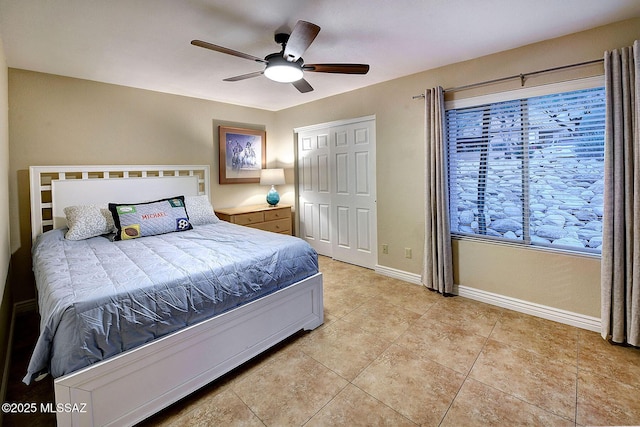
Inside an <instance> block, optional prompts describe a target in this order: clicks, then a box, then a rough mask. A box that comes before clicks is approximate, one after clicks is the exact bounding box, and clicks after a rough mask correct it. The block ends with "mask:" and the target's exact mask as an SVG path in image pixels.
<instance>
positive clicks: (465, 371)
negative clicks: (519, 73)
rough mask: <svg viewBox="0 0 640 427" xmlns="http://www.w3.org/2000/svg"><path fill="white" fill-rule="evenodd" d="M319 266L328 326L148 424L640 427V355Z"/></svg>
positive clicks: (553, 326) (361, 272) (558, 327)
mask: <svg viewBox="0 0 640 427" xmlns="http://www.w3.org/2000/svg"><path fill="white" fill-rule="evenodd" d="M320 266H321V271H322V272H323V273H324V284H325V289H324V303H325V324H324V325H323V326H321V327H320V328H318V329H316V330H314V331H311V332H308V333H299V334H296V335H295V336H293V337H292V338H290V339H288V340H286V341H285V342H284V343H282V344H281V345H278V346H277V347H276V348H274V349H272V350H270V351H268V352H267V353H265V354H263V355H261V356H259V357H258V358H256V359H254V360H253V361H251V362H249V363H248V364H246V365H245V366H242V367H240V368H238V369H237V370H235V371H233V372H231V373H230V374H228V375H226V376H225V377H223V378H221V379H219V380H218V381H215V382H214V383H212V384H210V385H209V386H207V387H205V388H203V389H201V390H200V391H198V392H196V393H194V394H193V395H192V396H190V397H188V398H186V399H184V400H182V401H180V402H178V403H177V404H175V405H173V406H171V407H170V408H167V409H166V410H165V411H163V412H161V413H159V414H157V415H156V416H154V417H152V418H151V419H149V420H147V421H145V422H143V423H142V424H141V425H142V426H157V425H162V426H214V425H215V426H218V425H220V426H222V425H224V426H245V425H246V426H265V425H266V426H302V425H304V426H334V425H335V426H416V425H423V426H486V425H496V426H552V425H553V426H555V425H558V426H565V425H566V426H587V425H633V424H636V425H637V424H640V398H639V396H640V350H637V349H632V348H624V347H619V346H612V345H610V344H608V343H606V342H605V341H603V340H602V339H601V338H600V336H599V335H598V334H597V333H595V332H589V331H585V330H581V329H577V328H574V327H571V326H566V325H562V324H558V323H554V322H551V321H547V320H543V319H539V318H536V317H532V316H527V315H524V314H519V313H516V312H512V311H509V310H504V309H501V308H497V307H494V306H490V305H486V304H483V303H479V302H475V301H472V300H469V299H465V298H462V297H452V298H444V297H442V296H440V295H438V294H435V293H432V292H429V291H428V290H426V289H424V288H422V287H420V286H417V285H413V284H409V283H406V282H402V281H399V280H395V279H391V278H388V277H384V276H381V275H378V274H375V273H374V272H372V271H370V270H366V269H363V268H359V267H355V266H352V265H349V264H344V263H340V262H336V261H332V260H330V259H328V258H325V257H321V259H320ZM13 425H18V424H13Z"/></svg>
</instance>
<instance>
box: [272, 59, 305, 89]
mask: <svg viewBox="0 0 640 427" xmlns="http://www.w3.org/2000/svg"><path fill="white" fill-rule="evenodd" d="M264 75H265V77H267V78H268V79H269V80H273V81H275V82H279V83H292V82H295V81H298V80H300V79H301V78H302V75H303V72H302V68H301V67H300V64H299V63H298V61H296V62H288V61H287V60H286V59H284V58H282V57H280V58H270V59H269V65H267V68H266V69H265V70H264Z"/></svg>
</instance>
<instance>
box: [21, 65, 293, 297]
mask: <svg viewBox="0 0 640 427" xmlns="http://www.w3.org/2000/svg"><path fill="white" fill-rule="evenodd" d="M9 107H10V111H9V121H10V125H11V135H10V136H11V137H10V147H9V149H10V180H9V189H10V205H11V230H12V234H11V250H12V252H13V264H12V265H13V268H12V286H13V291H14V298H15V300H16V301H22V300H24V299H28V298H32V297H33V296H34V292H33V286H32V284H31V282H30V277H31V271H30V269H31V266H30V250H31V242H30V240H31V237H30V219H29V190H28V168H29V166H32V165H66V164H70V165H76V164H96V165H101V164H116V165H117V164H208V165H209V166H210V167H211V175H212V177H211V185H212V187H211V193H212V196H211V197H212V201H213V204H214V206H216V207H228V206H234V205H240V204H248V203H261V202H262V201H263V200H264V197H265V194H266V190H265V189H264V187H260V186H259V185H257V184H237V185H218V184H217V182H218V178H217V176H218V170H217V165H218V144H217V135H218V132H217V125H218V124H227V125H229V124H230V125H245V124H246V125H251V126H256V125H257V126H259V127H264V129H266V131H267V142H268V144H269V146H268V148H267V164H268V165H273V164H275V163H276V161H277V158H276V155H277V153H279V152H280V151H281V150H280V149H279V148H278V141H277V140H275V139H270V138H269V132H270V130H271V129H272V128H273V126H274V122H275V113H274V112H270V111H264V110H258V109H251V108H246V107H239V106H234V105H229V104H223V103H217V102H211V101H205V100H200V99H195V98H188V97H182V96H175V95H168V94H163V93H158V92H152V91H146V90H139V89H132V88H127V87H122V86H115V85H109V84H103V83H96V82H92V81H86V80H79V79H73V78H67V77H60V76H54V75H50V74H42V73H36V72H30V71H23V70H16V69H9ZM214 140H215V141H214ZM287 142H288V141H287ZM272 147H273V148H272ZM283 201H286V200H283Z"/></svg>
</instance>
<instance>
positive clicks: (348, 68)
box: [302, 64, 369, 74]
mask: <svg viewBox="0 0 640 427" xmlns="http://www.w3.org/2000/svg"><path fill="white" fill-rule="evenodd" d="M302 69H303V70H304V71H313V72H316V73H340V74H367V73H368V72H369V65H368V64H304V66H303V67H302Z"/></svg>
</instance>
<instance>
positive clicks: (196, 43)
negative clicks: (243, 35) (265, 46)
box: [191, 40, 267, 64]
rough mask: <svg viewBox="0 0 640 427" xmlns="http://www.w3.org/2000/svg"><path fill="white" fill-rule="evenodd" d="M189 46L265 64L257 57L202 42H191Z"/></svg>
mask: <svg viewBox="0 0 640 427" xmlns="http://www.w3.org/2000/svg"><path fill="white" fill-rule="evenodd" d="M191 44H192V45H194V46H199V47H203V48H205V49H211V50H215V51H216V52H221V53H226V54H228V55H233V56H237V57H239V58H244V59H249V60H251V61H256V62H262V63H264V64H266V63H267V61H265V60H264V59H262V58H258V57H257V56H253V55H249V54H247V53H242V52H238V51H237V50H233V49H229V48H226V47H222V46H218V45H215V44H213V43H209V42H203V41H202V40H191Z"/></svg>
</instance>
